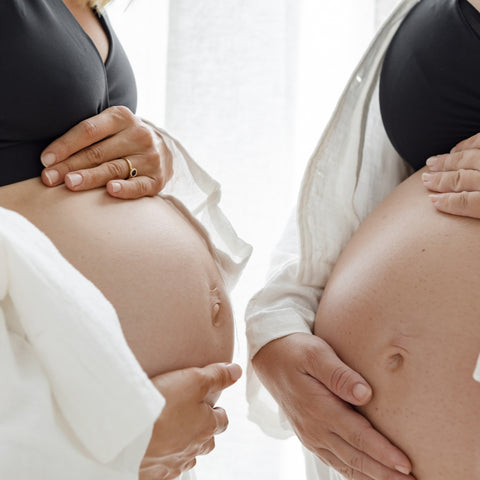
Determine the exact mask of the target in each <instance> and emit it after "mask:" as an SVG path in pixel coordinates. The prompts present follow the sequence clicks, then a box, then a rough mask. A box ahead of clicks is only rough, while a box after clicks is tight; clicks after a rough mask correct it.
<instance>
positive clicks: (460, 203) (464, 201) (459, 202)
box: [448, 192, 469, 210]
mask: <svg viewBox="0 0 480 480" xmlns="http://www.w3.org/2000/svg"><path fill="white" fill-rule="evenodd" d="M448 203H449V207H450V206H451V207H453V208H455V207H456V208H459V209H460V210H466V209H467V208H468V205H469V196H468V192H461V193H460V194H459V195H455V196H453V195H449V197H448Z"/></svg>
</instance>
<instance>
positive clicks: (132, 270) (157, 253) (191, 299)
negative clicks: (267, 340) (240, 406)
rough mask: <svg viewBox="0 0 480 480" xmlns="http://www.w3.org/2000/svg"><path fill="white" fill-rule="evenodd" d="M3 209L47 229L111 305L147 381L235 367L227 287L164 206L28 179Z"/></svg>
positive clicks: (4, 198) (1, 198)
mask: <svg viewBox="0 0 480 480" xmlns="http://www.w3.org/2000/svg"><path fill="white" fill-rule="evenodd" d="M0 206H3V207H5V208H9V209H12V210H15V211H17V212H19V213H20V214H22V215H23V216H25V217H26V218H27V219H28V220H30V221H31V222H32V223H33V224H34V225H36V226H37V227H38V228H39V229H40V230H42V231H43V232H44V233H45V234H46V235H47V236H48V237H49V238H50V239H51V240H52V241H53V243H54V244H55V245H56V247H57V248H58V249H59V250H60V252H61V253H62V255H63V256H64V257H65V258H66V259H67V260H68V261H69V262H70V263H72V264H73V265H74V266H75V267H76V268H77V269H78V270H79V271H80V272H81V273H82V274H83V275H84V276H86V277H87V278H88V279H90V280H91V281H92V282H93V283H94V284H95V285H96V286H97V287H98V288H99V289H100V290H101V291H102V293H103V294H104V295H105V296H106V298H107V299H108V300H110V302H111V303H112V304H113V306H114V307H115V309H116V311H117V314H118V317H119V320H120V323H121V326H122V329H123V332H124V334H125V337H126V340H127V342H128V344H129V346H130V348H131V349H132V351H133V353H134V354H135V356H136V357H137V359H138V360H139V362H140V364H141V365H142V367H143V368H144V370H145V371H146V373H147V374H148V375H149V376H153V375H156V374H158V373H161V372H165V371H170V370H175V369H178V368H183V367H189V366H203V365H206V364H208V363H212V362H217V361H219V362H220V361H222V362H223V361H229V360H230V359H231V356H232V351H233V317H232V311H231V307H230V303H229V300H228V298H227V294H226V292H225V286H224V283H223V280H222V278H221V276H220V273H219V271H218V269H217V267H216V265H215V262H214V260H213V258H212V256H211V254H210V252H209V250H208V248H207V245H206V243H205V241H204V239H203V238H202V236H201V235H200V234H199V233H198V232H197V231H196V229H195V228H194V227H193V226H192V225H191V223H190V222H189V221H187V220H186V218H185V217H184V216H183V215H182V214H181V213H179V211H178V210H177V209H176V208H175V207H174V206H172V205H171V204H170V203H169V202H168V201H166V200H164V199H162V198H160V197H153V198H142V199H139V200H133V201H121V200H117V199H114V198H112V197H110V196H109V195H108V194H107V193H106V192H105V190H104V189H97V190H93V191H88V192H82V193H72V192H69V191H68V190H67V189H66V188H65V187H63V186H61V187H56V188H52V189H50V188H46V187H45V186H43V185H42V184H41V183H40V180H39V179H31V180H27V181H24V182H20V183H16V184H12V185H8V186H5V187H2V188H0Z"/></svg>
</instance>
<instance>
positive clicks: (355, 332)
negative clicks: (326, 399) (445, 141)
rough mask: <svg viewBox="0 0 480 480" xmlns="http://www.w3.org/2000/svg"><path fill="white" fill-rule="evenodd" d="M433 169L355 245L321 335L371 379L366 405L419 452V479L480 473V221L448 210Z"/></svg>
mask: <svg viewBox="0 0 480 480" xmlns="http://www.w3.org/2000/svg"><path fill="white" fill-rule="evenodd" d="M421 174H422V172H418V173H417V174H415V175H413V176H412V177H410V178H409V179H407V180H406V181H405V182H404V183H403V184H402V185H401V186H399V187H398V188H397V189H396V190H395V191H394V192H393V193H392V194H391V195H390V196H389V197H388V198H387V199H386V200H385V201H384V202H383V203H382V204H381V205H380V206H379V207H377V209H376V210H375V211H374V212H373V214H372V215H371V216H370V217H369V218H367V220H366V221H365V222H364V223H362V225H361V227H360V229H359V230H358V232H357V233H356V234H355V235H354V237H353V238H352V240H351V241H350V243H349V244H348V246H347V248H346V249H345V251H344V252H343V253H342V255H341V257H340V259H339V261H338V262H337V264H336V266H335V268H334V271H333V273H332V275H331V277H330V279H329V281H328V284H327V287H326V289H325V292H324V294H323V296H322V299H321V301H320V306H319V309H318V312H317V317H316V322H315V333H316V334H317V335H321V337H322V338H323V339H324V340H325V341H327V342H328V343H329V344H330V345H331V346H332V348H334V349H335V351H336V352H337V354H338V355H339V356H340V358H341V359H342V360H343V361H345V362H346V363H347V364H349V365H350V366H351V367H352V368H354V369H355V370H356V371H358V372H360V373H361V374H362V375H363V376H364V377H365V378H366V379H367V380H368V382H369V383H370V385H371V386H372V388H373V397H372V400H371V401H370V402H369V403H368V404H367V405H365V406H364V407H362V408H359V411H361V412H362V413H363V414H364V415H365V416H366V417H367V418H368V419H369V420H370V422H372V424H373V425H374V426H375V427H376V428H377V429H378V430H379V431H381V432H383V433H384V434H385V435H387V436H388V437H389V438H390V439H391V440H392V441H393V442H395V443H396V444H397V445H398V446H399V447H400V448H402V449H403V450H404V451H405V452H406V453H407V454H408V455H409V458H410V459H411V461H412V465H413V474H414V475H415V477H416V478H417V479H418V480H461V479H465V478H479V477H480V461H479V457H478V445H477V444H478V431H479V428H480V418H479V416H478V404H479V401H480V384H479V383H477V382H475V381H474V380H473V378H472V374H473V370H474V367H475V363H476V360H477V356H478V353H479V351H480V325H479V323H478V310H479V308H480V300H479V297H478V289H479V287H480V275H479V273H478V272H479V271H480V270H479V267H480V265H477V263H479V259H480V248H479V243H478V237H479V234H480V224H479V223H478V222H477V221H476V220H472V219H467V218H461V217H458V216H452V215H446V214H441V213H438V212H436V211H435V209H434V208H432V206H431V203H430V202H429V200H428V197H427V193H426V192H425V189H424V187H423V185H422V181H421ZM343 473H344V474H345V476H346V477H347V478H357V477H352V473H351V472H350V471H348V470H345V471H344V472H343Z"/></svg>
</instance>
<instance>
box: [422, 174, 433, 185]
mask: <svg viewBox="0 0 480 480" xmlns="http://www.w3.org/2000/svg"><path fill="white" fill-rule="evenodd" d="M432 180H433V175H432V174H431V173H422V181H423V183H431V181H432Z"/></svg>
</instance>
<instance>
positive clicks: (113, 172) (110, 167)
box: [104, 162, 125, 179]
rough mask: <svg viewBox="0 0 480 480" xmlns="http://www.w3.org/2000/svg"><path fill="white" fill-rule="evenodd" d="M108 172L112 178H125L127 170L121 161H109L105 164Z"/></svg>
mask: <svg viewBox="0 0 480 480" xmlns="http://www.w3.org/2000/svg"><path fill="white" fill-rule="evenodd" d="M104 165H105V169H106V172H107V174H108V176H109V177H110V178H118V179H121V178H124V177H125V172H124V171H123V168H122V167H123V165H122V164H121V163H120V162H107V163H105V164H104Z"/></svg>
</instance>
